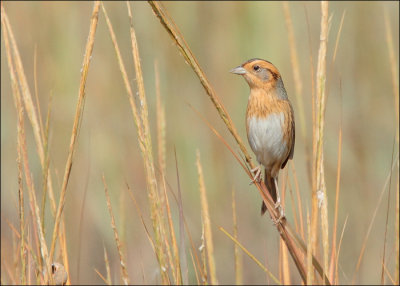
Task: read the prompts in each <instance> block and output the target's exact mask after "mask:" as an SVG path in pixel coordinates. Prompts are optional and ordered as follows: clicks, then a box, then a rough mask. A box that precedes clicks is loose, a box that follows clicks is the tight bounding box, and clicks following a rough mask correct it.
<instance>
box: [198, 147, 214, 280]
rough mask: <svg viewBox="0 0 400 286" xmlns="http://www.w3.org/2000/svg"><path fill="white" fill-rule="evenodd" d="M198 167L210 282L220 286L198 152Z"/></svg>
mask: <svg viewBox="0 0 400 286" xmlns="http://www.w3.org/2000/svg"><path fill="white" fill-rule="evenodd" d="M196 157H197V160H196V165H197V172H198V176H199V189H200V201H201V217H202V221H203V224H204V235H205V243H206V251H207V261H208V267H209V268H210V280H211V284H213V285H216V284H218V280H217V275H216V270H215V261H214V244H213V241H212V231H211V221H210V214H209V211H208V201H207V194H206V187H205V184H204V177H203V168H202V166H201V162H200V152H199V150H197V152H196Z"/></svg>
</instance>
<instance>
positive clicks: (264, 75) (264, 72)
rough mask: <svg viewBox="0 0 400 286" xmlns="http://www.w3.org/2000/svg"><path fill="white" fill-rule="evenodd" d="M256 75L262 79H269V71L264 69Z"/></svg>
mask: <svg viewBox="0 0 400 286" xmlns="http://www.w3.org/2000/svg"><path fill="white" fill-rule="evenodd" d="M258 76H259V77H260V78H261V80H263V81H268V80H269V72H268V71H267V70H266V69H262V70H261V71H260V73H259V75H258Z"/></svg>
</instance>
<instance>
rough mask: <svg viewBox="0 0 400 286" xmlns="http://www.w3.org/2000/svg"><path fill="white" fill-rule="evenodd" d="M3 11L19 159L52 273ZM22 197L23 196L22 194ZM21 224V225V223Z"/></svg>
mask: <svg viewBox="0 0 400 286" xmlns="http://www.w3.org/2000/svg"><path fill="white" fill-rule="evenodd" d="M1 10H2V11H1V12H2V13H1V14H2V17H1V21H2V28H3V35H4V43H5V47H6V54H7V60H8V67H9V70H10V78H11V86H12V90H13V97H14V102H15V105H16V109H17V114H18V125H17V129H18V137H17V138H18V156H19V157H18V158H19V160H22V165H23V167H24V173H25V181H26V185H27V190H28V195H29V202H30V207H31V212H32V215H33V225H34V227H35V230H36V231H35V233H36V234H37V235H38V236H39V239H40V251H41V256H42V258H43V260H44V261H45V263H46V269H47V271H46V272H47V273H50V261H49V256H48V249H47V245H46V241H45V237H44V232H43V228H42V225H41V219H40V211H39V207H38V204H37V200H36V193H35V189H34V184H33V181H32V178H31V172H30V168H29V161H28V154H27V145H26V137H25V125H24V119H23V116H24V107H23V105H22V99H21V97H22V95H21V93H20V90H19V88H18V82H17V76H16V71H17V72H18V71H19V73H20V74H21V73H22V71H21V68H22V66H19V65H18V64H16V63H15V61H16V57H14V62H13V61H12V56H11V47H10V42H9V41H10V39H11V42H12V46H13V51H14V55H15V54H17V53H18V50H17V47H16V45H15V41H14V39H13V36H12V31H11V27H10V25H9V22H8V18H7V14H6V13H5V10H4V7H3V5H1ZM17 62H18V60H17ZM18 63H19V64H20V65H22V64H21V63H20V62H18ZM14 64H16V66H14ZM18 79H19V80H20V78H18ZM20 170H21V167H20ZM21 191H22V190H21ZM20 196H21V194H20ZM20 203H21V202H20ZM21 208H23V205H21ZM21 211H22V209H21ZM21 215H22V212H21ZM20 223H21V221H20ZM21 227H22V228H23V227H24V225H23V224H22V226H21ZM22 234H23V231H21V239H22V241H23V240H24V237H23V236H22ZM22 251H24V249H22ZM22 258H23V257H22ZM24 261H25V259H24ZM22 276H24V274H23V275H22ZM21 280H22V279H21ZM45 280H47V278H45Z"/></svg>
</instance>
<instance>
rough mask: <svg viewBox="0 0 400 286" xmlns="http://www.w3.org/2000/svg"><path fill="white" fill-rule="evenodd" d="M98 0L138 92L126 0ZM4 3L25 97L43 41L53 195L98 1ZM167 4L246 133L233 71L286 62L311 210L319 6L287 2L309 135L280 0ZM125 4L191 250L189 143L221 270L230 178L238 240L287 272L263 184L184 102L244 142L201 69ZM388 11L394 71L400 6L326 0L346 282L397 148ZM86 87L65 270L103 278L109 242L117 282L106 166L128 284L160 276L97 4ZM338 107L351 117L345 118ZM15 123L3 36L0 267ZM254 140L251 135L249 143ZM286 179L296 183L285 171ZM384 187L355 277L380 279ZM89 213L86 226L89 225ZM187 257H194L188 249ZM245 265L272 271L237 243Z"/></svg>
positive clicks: (8, 249) (141, 10) (390, 252)
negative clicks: (162, 119) (260, 62)
mask: <svg viewBox="0 0 400 286" xmlns="http://www.w3.org/2000/svg"><path fill="white" fill-rule="evenodd" d="M104 4H105V6H106V8H107V10H108V13H109V16H110V19H111V22H112V24H113V27H114V29H115V32H116V36H117V40H118V43H119V46H120V49H121V52H122V56H123V59H124V61H125V64H126V66H127V71H128V75H129V79H130V81H131V84H132V86H133V87H134V92H136V86H135V74H134V68H133V61H132V53H131V43H130V34H129V18H128V13H127V9H126V4H125V3H123V2H105V3H104ZM3 5H4V7H5V9H6V12H7V13H8V17H9V19H10V23H11V26H12V29H13V32H14V34H15V37H16V41H17V44H18V47H19V50H20V54H21V57H22V61H23V64H24V69H25V73H26V76H27V79H28V83H29V85H30V90H31V92H32V94H34V54H35V50H36V52H37V84H38V96H39V101H40V107H41V113H42V118H43V120H45V114H46V110H47V105H48V100H49V96H50V94H53V102H52V113H51V125H50V143H49V144H50V156H51V162H50V164H51V170H52V175H53V182H54V187H55V191H56V194H57V197H58V194H59V190H60V187H61V186H60V185H61V182H62V176H63V173H64V168H65V162H66V159H67V154H68V146H69V142H70V135H71V130H72V124H73V118H74V114H75V107H76V103H77V95H78V87H79V80H80V69H81V65H82V59H83V54H84V48H85V43H86V39H87V35H88V31H89V19H90V15H91V10H92V7H93V4H92V3H91V2H3ZM164 5H165V7H166V8H167V9H168V10H169V12H170V15H171V16H172V17H173V18H174V20H175V22H176V24H177V26H178V27H179V28H180V30H181V32H182V34H183V36H184V37H185V39H186V41H187V43H188V44H189V46H190V47H191V49H192V51H193V54H194V55H195V56H196V57H197V59H198V61H199V63H200V65H201V67H202V68H203V70H204V72H205V73H206V75H207V76H208V78H209V80H210V82H211V84H212V85H213V87H214V88H215V90H216V92H217V94H218V96H219V97H220V98H221V100H222V102H223V103H224V105H225V107H226V109H227V110H228V112H229V113H230V115H231V117H232V120H233V121H234V123H235V124H236V127H237V128H238V131H239V134H240V135H241V136H242V137H243V138H244V139H245V138H246V135H245V134H246V131H245V124H244V122H245V121H244V116H245V110H246V104H247V98H248V94H249V88H248V86H247V84H246V83H245V81H244V80H243V79H241V78H239V77H237V76H235V75H232V74H230V73H229V70H230V69H231V68H233V67H236V66H237V65H239V64H241V63H242V62H244V61H245V60H248V59H250V58H254V57H258V58H263V59H267V60H269V61H271V62H272V63H274V64H275V65H276V67H277V68H278V69H279V70H280V72H281V74H282V77H283V80H284V83H285V87H286V90H287V92H288V95H289V98H290V99H291V101H292V104H293V107H294V112H295V118H296V123H297V126H296V127H297V130H296V135H297V138H296V147H295V153H294V165H295V168H296V173H297V177H298V179H299V186H300V192H301V196H302V202H303V206H302V207H303V215H304V219H305V215H306V212H307V210H309V209H310V207H311V200H310V197H311V194H310V184H309V181H308V178H307V176H308V174H307V168H308V167H307V165H306V155H305V143H307V144H309V145H310V146H311V142H312V117H311V106H312V105H311V104H312V101H311V82H312V75H311V63H310V54H311V55H312V60H313V68H314V72H315V71H316V62H317V57H318V47H319V32H320V3H319V2H290V3H289V7H290V11H291V15H292V21H293V25H294V33H295V40H296V45H297V53H298V57H299V58H298V60H299V64H300V75H301V80H302V82H303V100H304V102H303V105H304V108H305V111H304V112H305V116H306V128H307V135H306V137H305V138H302V136H301V132H300V123H299V122H300V121H299V120H300V119H299V113H300V111H299V106H298V103H297V101H296V98H295V85H294V80H293V71H292V66H291V61H290V50H289V41H288V36H287V27H286V24H285V18H284V13H283V5H282V3H281V2H165V3H164ZM131 6H132V9H133V21H134V27H135V30H136V33H137V41H138V44H139V51H140V56H141V64H142V68H143V72H144V82H145V88H146V95H147V98H148V104H149V114H150V121H151V122H150V123H151V128H152V132H153V133H152V139H153V146H154V151H155V152H156V151H157V149H156V128H155V127H156V108H155V107H156V105H155V74H154V63H155V62H157V63H158V67H159V71H160V87H161V96H162V101H163V102H164V105H165V113H166V152H167V180H168V183H169V184H170V185H171V187H172V188H173V190H174V191H175V192H176V191H177V185H178V184H177V179H176V177H177V175H176V169H175V159H174V149H176V154H177V160H178V168H179V177H180V184H181V190H182V198H183V209H184V214H185V217H186V220H187V222H188V224H189V228H190V231H191V234H192V237H193V239H194V243H195V245H196V246H197V247H198V246H200V245H201V215H200V213H201V212H200V199H199V198H200V196H199V191H198V179H197V170H196V165H195V159H196V149H199V150H200V153H201V162H202V165H203V169H204V175H205V182H206V188H207V195H208V199H209V209H210V216H211V221H212V226H213V229H212V230H213V239H214V247H215V257H216V269H217V276H218V279H219V282H220V283H234V281H235V280H234V261H233V242H232V241H231V240H230V239H229V238H227V237H226V236H225V235H224V234H223V233H222V232H221V231H219V229H218V227H219V226H223V227H224V228H226V229H227V230H228V231H230V232H231V231H232V207H231V193H232V189H234V190H235V192H236V199H237V214H238V238H239V241H241V242H242V243H243V245H244V246H245V247H247V248H248V250H249V251H251V252H252V253H253V254H255V255H256V256H257V258H258V259H260V260H261V261H262V262H264V263H266V265H267V267H268V268H269V269H270V270H271V271H272V272H273V273H278V264H277V263H276V261H277V260H278V254H279V252H278V246H279V236H278V233H277V231H276V229H275V228H274V226H273V225H272V222H271V221H270V220H269V217H268V215H266V216H264V217H260V215H259V213H260V204H261V201H260V196H259V193H258V192H257V191H256V188H255V187H254V186H249V178H248V177H247V176H246V175H245V173H244V172H243V170H242V169H241V167H240V166H239V165H238V164H237V162H236V161H235V159H234V158H233V156H232V155H231V154H230V152H229V150H228V149H227V148H226V147H225V146H224V145H223V144H222V143H221V141H220V140H219V139H218V138H217V137H216V136H215V135H214V134H213V133H212V132H211V131H210V129H209V128H208V127H207V126H206V125H205V124H204V122H203V121H202V120H201V119H200V118H199V117H198V116H197V115H196V114H195V113H194V112H193V111H192V110H191V108H190V107H189V106H188V103H190V104H191V105H192V106H193V107H194V108H196V109H197V110H199V111H200V112H201V113H202V114H203V115H204V116H206V118H207V119H208V120H209V121H210V122H211V123H212V124H213V126H214V127H215V128H216V129H217V130H218V131H219V132H220V133H221V134H222V135H223V136H224V138H225V139H226V140H227V142H228V143H230V145H231V146H233V147H234V149H235V150H238V148H237V147H236V144H235V143H234V141H233V140H232V137H231V135H230V134H229V132H227V130H226V128H225V126H224V124H223V123H222V121H221V120H220V118H219V116H218V114H217V112H216V110H215V109H214V107H213V105H212V104H211V101H210V100H209V99H208V97H207V96H206V94H205V91H204V90H203V88H202V86H201V84H200V83H199V80H198V79H197V77H196V76H195V74H194V72H193V71H192V70H191V68H190V67H189V66H188V65H187V64H186V63H185V62H184V60H183V57H182V56H181V55H180V53H179V52H178V49H177V48H176V46H175V45H174V44H173V43H172V40H171V39H170V37H169V35H167V33H166V31H165V30H164V28H163V27H162V26H161V25H160V23H159V21H158V19H157V18H156V17H155V16H154V15H153V13H152V10H151V8H150V6H149V5H148V4H147V2H133V3H132V4H131ZM385 9H386V11H387V13H388V17H389V19H390V22H389V23H390V27H391V32H392V36H393V42H394V50H395V57H396V62H395V63H394V64H395V66H396V69H397V72H398V66H399V52H398V51H399V37H398V34H399V13H398V11H399V3H398V2H397V1H395V2H330V4H329V14H330V16H331V17H332V18H331V26H330V33H329V40H328V53H327V96H328V97H327V108H326V124H325V128H326V131H325V176H326V183H327V190H328V206H329V212H330V213H329V222H330V225H331V226H332V224H333V210H334V199H335V187H336V177H337V173H336V168H337V154H338V134H339V127H340V122H341V120H342V128H343V149H342V150H343V152H342V172H341V175H342V177H341V185H340V200H339V225H338V231H339V234H340V231H341V230H342V227H343V223H344V221H345V218H346V217H348V222H347V227H346V230H345V232H344V237H343V243H342V246H341V247H342V248H341V253H340V266H339V267H340V268H339V275H340V281H341V282H342V283H345V284H347V283H351V279H352V277H353V274H354V272H355V268H356V264H357V259H358V256H359V254H360V251H361V246H362V243H363V240H364V237H365V235H366V233H367V230H368V226H369V224H370V222H371V219H372V216H373V212H374V210H375V208H376V206H377V201H378V198H379V195H380V192H381V190H382V188H383V186H384V182H385V180H386V178H387V176H388V174H389V172H390V166H391V160H392V149H393V144H394V139H395V134H396V131H397V130H398V127H399V125H398V122H397V119H396V115H395V103H394V102H395V101H394V95H393V87H392V74H391V66H390V65H391V63H390V59H389V53H388V45H387V41H386V31H385V22H384V10H385ZM344 11H345V12H346V15H345V19H344V24H343V30H342V33H341V37H340V41H339V46H338V51H337V57H336V61H335V62H334V63H332V56H333V51H334V47H335V41H336V36H337V33H338V29H339V24H340V19H341V17H342V14H343V12H344ZM307 17H308V20H307ZM307 21H309V33H310V34H309V33H308V28H307ZM309 37H310V38H309ZM2 39H3V35H2ZM314 78H315V76H314ZM340 82H341V88H340ZM340 94H342V99H341V97H340ZM86 95H87V97H86V102H85V110H84V115H83V123H82V127H81V131H80V134H79V138H78V146H77V151H76V153H75V157H74V164H73V167H72V173H71V177H70V181H69V186H68V191H67V197H66V205H65V209H64V214H65V220H66V230H67V247H68V255H69V261H70V268H71V269H70V276H71V281H72V283H102V280H101V279H100V278H99V276H98V275H97V274H96V273H95V271H94V269H95V268H96V269H98V270H99V271H100V272H101V273H105V266H104V258H103V244H104V245H105V247H106V248H107V251H108V253H109V258H110V262H111V272H112V277H113V278H114V280H113V282H114V283H118V282H119V280H118V277H119V264H118V263H119V259H118V254H117V252H116V247H115V241H114V238H113V232H112V229H111V226H110V218H109V214H108V211H107V206H106V200H105V195H104V187H103V184H102V181H101V176H102V174H104V175H105V178H106V180H107V184H108V187H109V190H110V192H111V200H112V204H113V210H114V212H115V216H116V219H117V226H118V228H119V230H120V232H121V233H120V234H121V236H122V240H123V242H124V247H125V250H126V253H127V266H128V270H129V276H130V278H131V282H133V283H157V282H160V280H159V274H158V272H157V271H158V266H157V261H156V259H155V256H154V254H153V252H152V249H151V246H150V243H149V241H148V239H147V237H146V234H145V231H144V229H143V226H142V224H141V221H140V218H139V217H138V215H137V212H136V210H135V209H134V205H133V203H132V201H131V199H130V198H129V196H128V193H127V191H126V186H125V183H128V184H129V186H130V188H131V189H132V190H133V192H134V194H135V196H136V197H137V200H138V201H139V204H140V207H141V209H142V211H144V213H145V214H146V215H145V222H146V223H147V224H148V225H149V226H150V219H149V215H148V213H149V212H148V202H147V192H146V181H145V177H144V169H143V161H142V158H141V155H140V150H139V146H138V143H137V137H136V130H135V126H134V122H133V118H132V114H131V110H130V106H129V104H128V98H127V96H126V92H125V88H124V85H123V81H122V77H121V73H120V71H119V68H118V63H117V60H116V56H115V51H114V47H113V45H112V42H111V38H110V35H109V31H108V29H107V26H106V23H105V19H104V15H103V13H102V12H100V14H99V24H98V28H97V31H96V38H95V45H94V50H93V56H92V61H91V66H90V68H89V75H88V80H87V86H86ZM341 110H342V112H341ZM341 114H342V119H340V116H341ZM26 122H28V121H26ZM16 126H17V117H16V112H15V106H14V102H13V98H12V91H11V84H10V76H9V71H8V66H7V60H6V54H5V49H4V41H3V40H2V43H1V250H2V252H1V262H2V266H1V270H2V273H4V272H3V271H4V264H3V262H4V263H9V264H12V259H11V257H12V256H11V254H12V251H13V242H12V241H13V236H12V233H11V231H10V228H9V226H8V225H7V223H5V222H6V221H7V220H9V221H10V222H11V223H13V224H14V225H15V226H18V211H17V210H18V208H17V206H18V181H17V165H16V158H17V150H16V135H17V129H16ZM26 126H27V127H28V126H29V128H28V131H27V136H28V137H27V140H28V146H29V150H28V151H29V159H30V167H31V171H32V175H33V179H34V182H35V186H36V189H37V191H38V194H40V193H41V189H42V175H41V167H40V162H39V158H38V155H37V152H36V147H35V143H34V139H33V134H32V132H31V129H30V125H29V124H26ZM304 139H305V140H306V141H305V140H304ZM245 141H246V144H247V140H245ZM247 146H248V145H247ZM249 150H250V149H249ZM155 154H156V153H155ZM396 154H397V156H398V141H397V142H396V143H395V155H396ZM395 170H396V172H395V175H393V176H392V182H391V198H390V199H391V201H390V204H389V207H390V210H389V211H390V213H389V225H388V226H389V227H388V238H387V243H388V244H387V267H388V270H389V272H390V273H391V274H393V273H394V267H395V266H394V260H395V256H394V245H395V234H394V232H395V230H394V225H395V222H394V207H395V193H396V192H397V191H398V185H397V182H398V177H397V176H398V175H397V172H398V169H396V168H395ZM281 178H282V175H281ZM289 180H290V182H291V185H292V186H294V180H293V175H292V170H291V169H290V171H289ZM386 192H387V190H386ZM85 193H86V200H85V201H84V196H85ZM383 198H384V200H383V203H382V204H381V206H380V208H379V209H378V212H377V216H376V220H375V223H374V225H373V228H372V231H371V234H370V237H369V240H368V243H367V247H366V251H365V256H364V258H363V262H362V264H361V268H360V271H359V274H358V278H357V279H358V280H356V281H357V282H359V283H379V281H380V274H381V259H382V252H383V245H384V242H383V239H384V231H385V219H386V210H387V193H385V196H384V197H383ZM83 202H84V204H83ZM26 203H28V202H27V200H26ZM82 208H83V211H82ZM25 209H26V215H27V216H29V217H30V213H29V212H28V209H29V208H28V204H26V208H25ZM177 210H178V208H177V206H176V204H175V203H174V202H173V213H174V219H175V221H176V224H175V225H176V226H178V212H177ZM286 212H287V216H288V220H289V221H291V222H293V213H292V208H291V205H290V201H289V200H287V207H286ZM82 213H83V219H82V220H81V214H82ZM80 224H82V226H81V229H80V228H79V225H80ZM52 225H53V218H52V216H51V213H50V211H49V206H47V212H46V238H47V241H48V243H50V241H51V233H52ZM331 233H332V229H331V230H330V234H331ZM339 234H338V236H339ZM187 243H188V242H187ZM79 249H81V250H80V253H79ZM187 259H188V262H189V265H191V259H190V256H189V255H188V256H187ZM78 261H79V263H78ZM291 263H292V262H291ZM78 266H79V269H78ZM243 267H244V282H245V283H267V282H268V281H269V280H268V278H267V277H266V275H265V273H264V272H263V271H262V270H261V269H260V268H259V267H258V266H256V265H255V263H254V262H253V261H252V260H250V259H249V258H248V257H247V256H245V255H243ZM142 269H143V270H142ZM293 269H294V268H293ZM142 271H143V273H144V274H142ZM78 273H79V274H78ZM189 274H190V281H191V282H192V283H195V281H196V280H195V276H194V272H193V270H192V268H191V266H190V267H189ZM78 276H79V277H78ZM292 278H293V281H294V282H297V283H299V282H300V280H299V279H300V278H299V276H298V274H297V273H296V271H295V270H294V271H293V272H292ZM2 279H3V278H2ZM78 279H79V280H78Z"/></svg>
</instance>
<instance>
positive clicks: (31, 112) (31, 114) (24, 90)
mask: <svg viewBox="0 0 400 286" xmlns="http://www.w3.org/2000/svg"><path fill="white" fill-rule="evenodd" d="M1 10H2V11H1V12H2V13H1V14H2V23H3V25H2V27H3V31H4V29H5V27H7V29H8V31H9V37H10V41H11V46H12V50H13V55H14V57H13V58H14V62H15V70H16V73H17V77H18V81H19V84H20V86H21V94H22V99H23V101H24V105H25V109H26V111H27V115H28V118H29V121H30V123H31V126H32V129H33V134H34V138H35V142H36V148H37V153H38V154H39V159H40V163H41V166H42V168H43V169H45V165H46V162H45V155H44V154H45V152H44V147H43V142H42V139H41V131H40V124H39V121H38V119H37V114H36V110H35V106H34V104H33V100H32V95H31V93H30V90H29V86H28V82H27V80H26V76H25V72H24V68H23V65H22V61H21V57H20V54H19V50H18V47H17V44H16V41H15V38H14V34H13V32H12V29H11V25H10V23H9V20H8V17H7V14H6V12H5V10H4V7H3V2H2V3H1ZM10 56H11V54H10ZM48 179H49V180H48V181H47V184H48V188H49V198H50V202H51V206H52V213H53V215H55V211H56V203H55V199H54V192H53V186H52V179H51V176H49V178H48Z"/></svg>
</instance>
